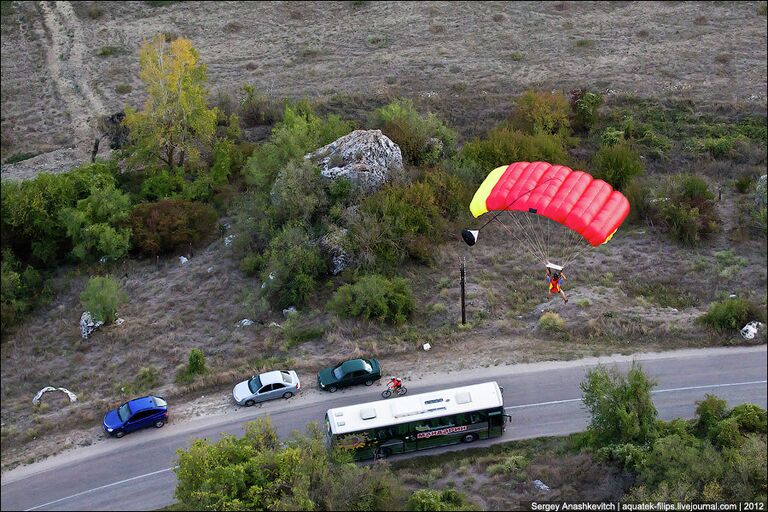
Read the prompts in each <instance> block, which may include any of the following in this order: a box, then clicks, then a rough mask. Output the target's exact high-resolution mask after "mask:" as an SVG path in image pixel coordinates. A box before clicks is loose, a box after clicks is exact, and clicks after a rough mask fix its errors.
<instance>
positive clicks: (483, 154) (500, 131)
mask: <svg viewBox="0 0 768 512" xmlns="http://www.w3.org/2000/svg"><path fill="white" fill-rule="evenodd" d="M519 161H526V162H535V161H544V162H554V163H563V164H565V163H567V162H568V154H567V152H566V150H565V147H564V145H563V141H562V139H561V138H560V137H557V136H554V135H549V134H546V133H540V134H537V135H528V134H525V133H523V132H521V131H519V130H514V129H512V128H509V127H504V126H502V127H498V128H494V129H493V130H491V131H490V132H489V133H488V135H487V136H486V138H485V139H474V140H472V141H470V142H467V143H466V144H464V146H463V147H462V149H461V152H460V153H459V154H458V156H457V158H456V159H455V160H454V161H453V167H454V173H455V174H457V175H458V176H460V177H461V178H462V179H463V180H464V181H465V182H467V183H468V184H469V185H473V186H477V185H479V184H480V183H481V182H482V181H483V180H484V179H485V177H486V176H487V175H488V173H490V172H491V171H492V170H493V169H495V168H496V167H500V166H502V165H508V164H510V163H512V162H519Z"/></svg>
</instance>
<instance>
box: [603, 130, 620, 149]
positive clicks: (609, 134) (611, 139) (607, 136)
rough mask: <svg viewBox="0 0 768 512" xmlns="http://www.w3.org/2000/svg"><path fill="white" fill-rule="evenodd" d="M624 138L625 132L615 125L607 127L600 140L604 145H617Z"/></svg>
mask: <svg viewBox="0 0 768 512" xmlns="http://www.w3.org/2000/svg"><path fill="white" fill-rule="evenodd" d="M623 140H624V132H623V131H622V130H617V129H616V128H614V127H613V126H609V127H607V128H606V129H605V130H604V131H603V134H602V135H601V136H600V142H601V143H602V144H603V146H609V147H610V146H615V145H616V144H618V143H620V142H622V141H623Z"/></svg>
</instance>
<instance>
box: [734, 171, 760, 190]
mask: <svg viewBox="0 0 768 512" xmlns="http://www.w3.org/2000/svg"><path fill="white" fill-rule="evenodd" d="M754 184H755V177H754V176H752V175H751V174H743V175H741V176H739V177H737V178H736V179H735V180H733V188H735V189H736V192H738V193H739V194H746V193H747V192H749V190H750V189H751V188H752V187H753V186H754Z"/></svg>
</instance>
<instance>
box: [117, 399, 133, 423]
mask: <svg viewBox="0 0 768 512" xmlns="http://www.w3.org/2000/svg"><path fill="white" fill-rule="evenodd" d="M117 415H118V416H120V421H122V422H126V421H128V418H130V417H131V409H129V408H128V403H124V404H123V405H121V406H120V407H119V408H118V409H117Z"/></svg>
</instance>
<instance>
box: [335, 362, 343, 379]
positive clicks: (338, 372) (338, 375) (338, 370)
mask: <svg viewBox="0 0 768 512" xmlns="http://www.w3.org/2000/svg"><path fill="white" fill-rule="evenodd" d="M333 376H334V377H336V378H337V379H340V378H342V377H343V376H344V371H342V369H341V365H339V366H337V367H336V368H334V369H333Z"/></svg>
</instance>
